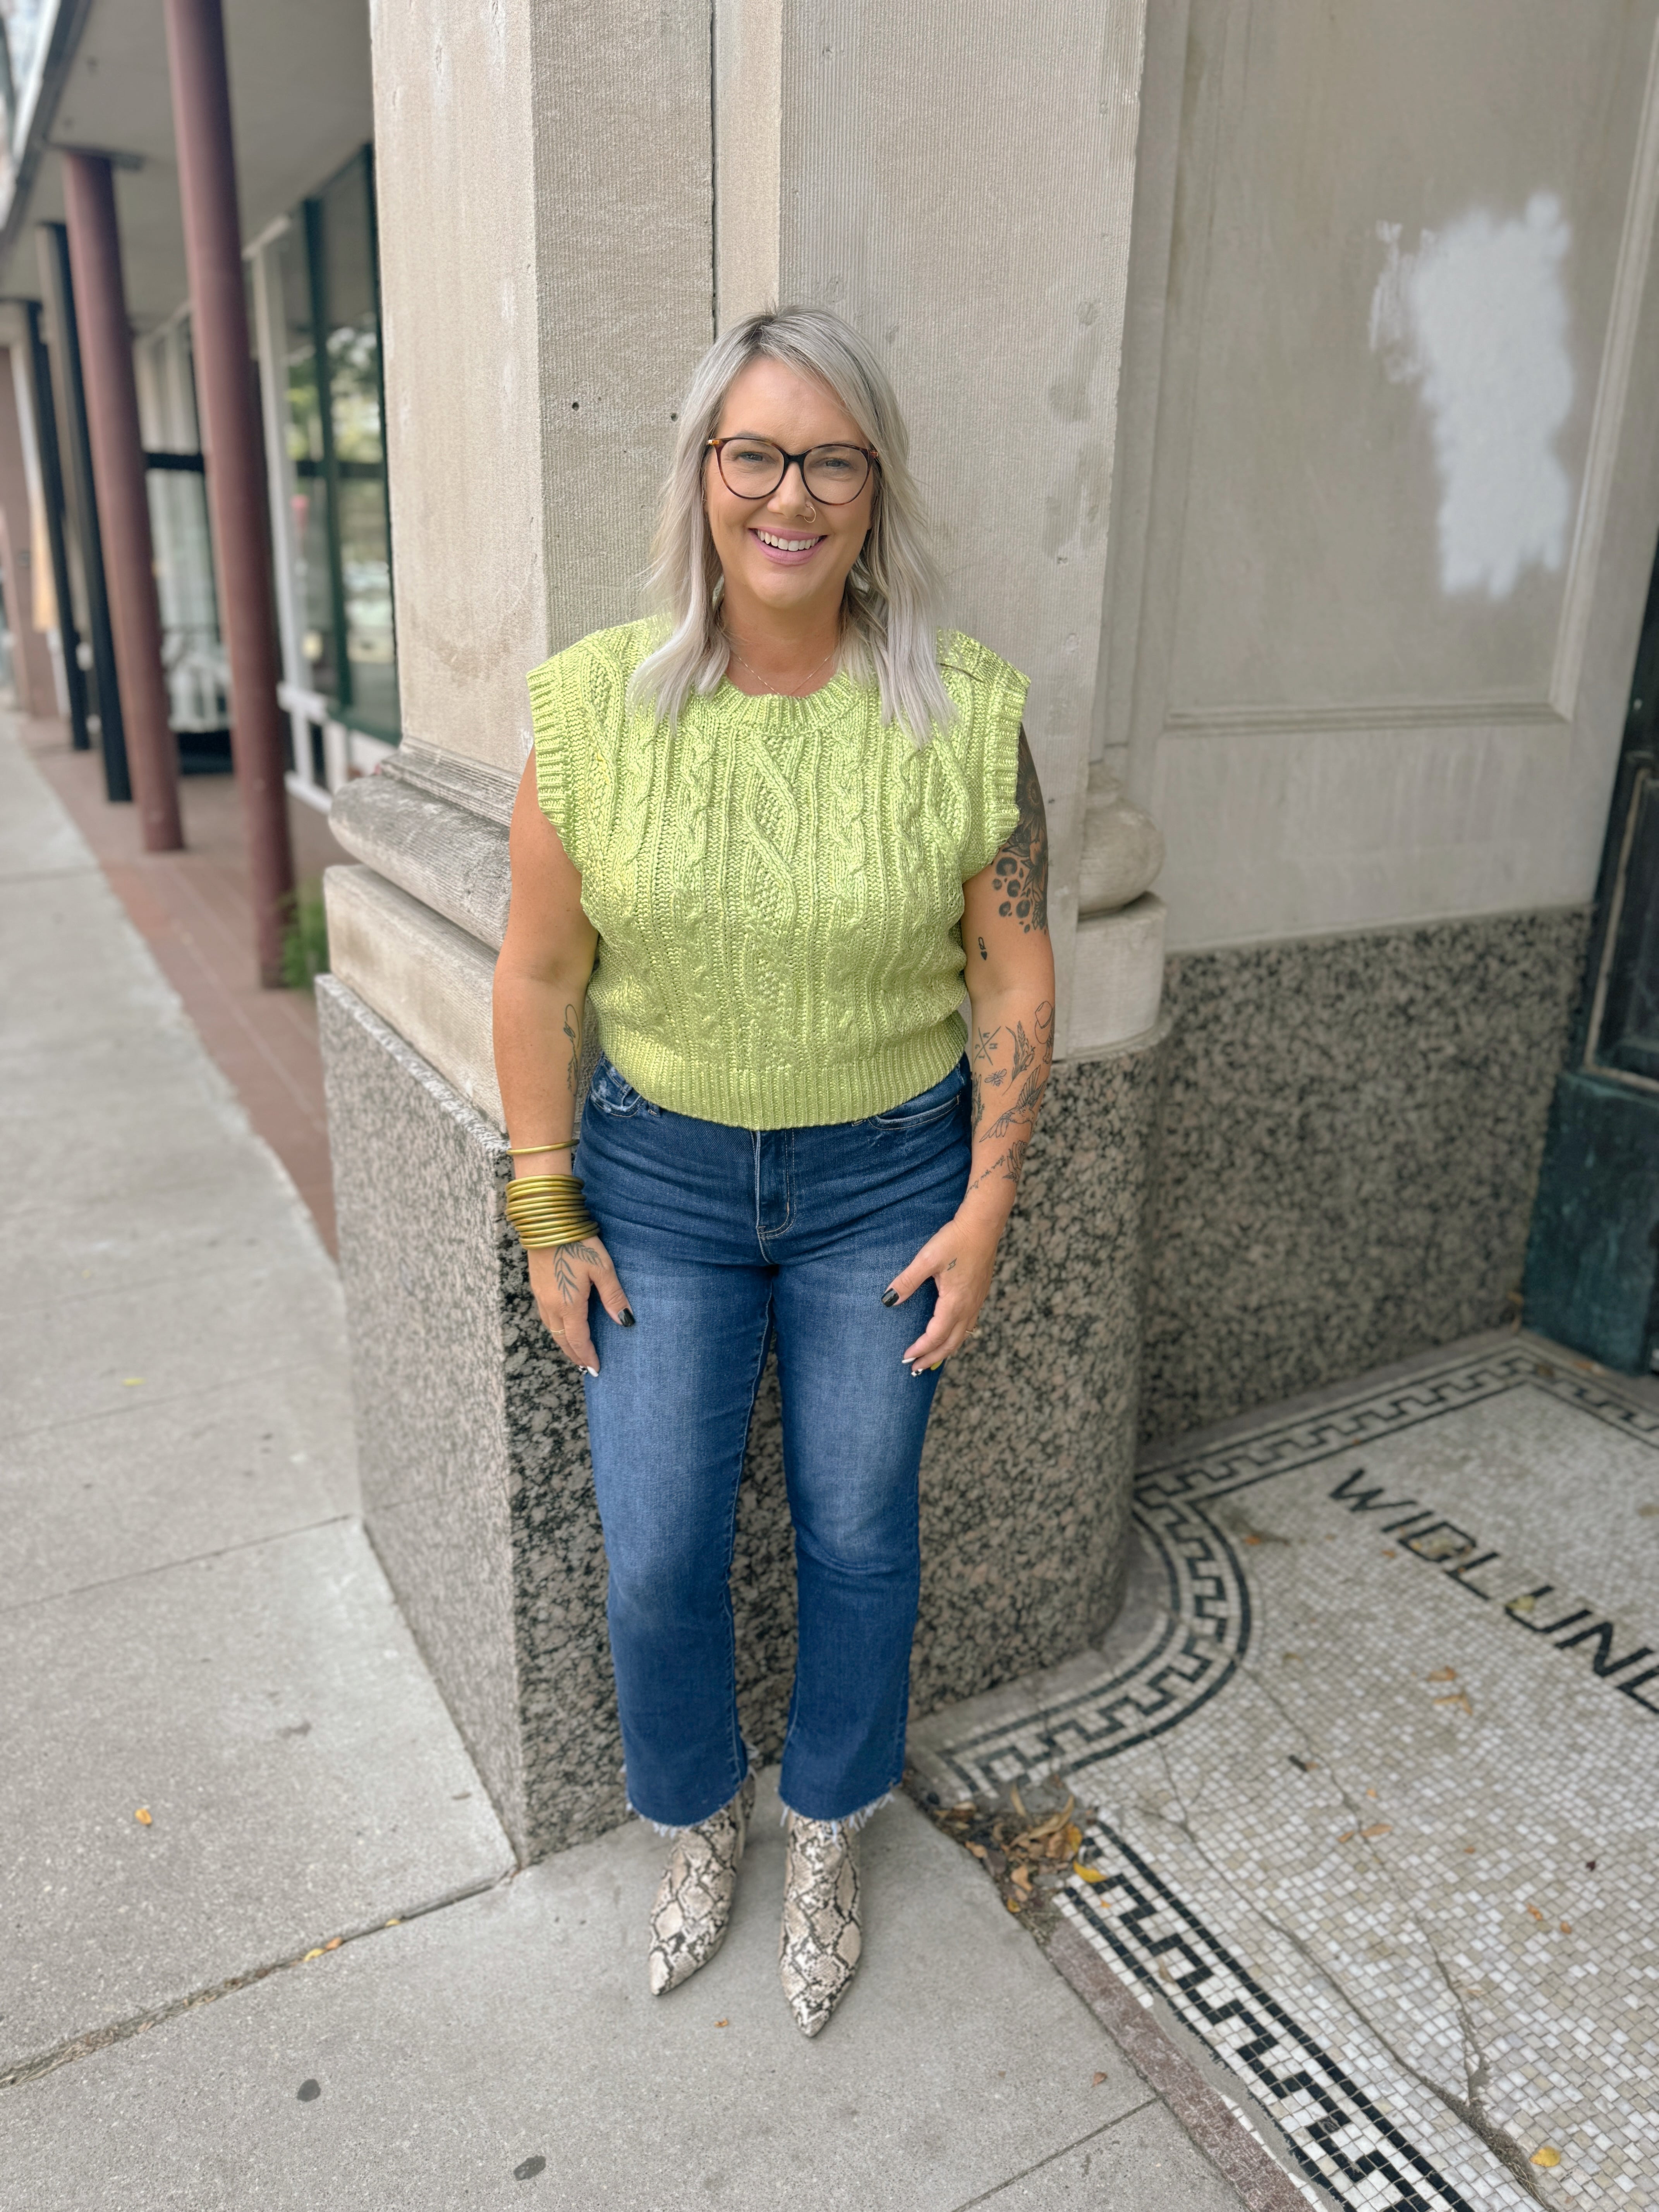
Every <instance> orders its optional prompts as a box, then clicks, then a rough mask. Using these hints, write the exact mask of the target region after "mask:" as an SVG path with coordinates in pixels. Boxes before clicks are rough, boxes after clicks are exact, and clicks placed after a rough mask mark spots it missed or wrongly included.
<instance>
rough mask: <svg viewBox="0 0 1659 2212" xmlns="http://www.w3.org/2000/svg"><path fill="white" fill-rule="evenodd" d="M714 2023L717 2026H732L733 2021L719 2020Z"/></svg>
mask: <svg viewBox="0 0 1659 2212" xmlns="http://www.w3.org/2000/svg"><path fill="white" fill-rule="evenodd" d="M714 2025H715V2027H731V2025H732V2023H731V2021H729V2020H717V2021H715V2022H714Z"/></svg>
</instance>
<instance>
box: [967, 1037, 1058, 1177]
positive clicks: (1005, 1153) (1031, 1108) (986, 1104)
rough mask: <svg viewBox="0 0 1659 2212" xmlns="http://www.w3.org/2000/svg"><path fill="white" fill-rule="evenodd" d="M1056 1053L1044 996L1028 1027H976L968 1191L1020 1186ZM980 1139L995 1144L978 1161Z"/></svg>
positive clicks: (972, 1065)
mask: <svg viewBox="0 0 1659 2212" xmlns="http://www.w3.org/2000/svg"><path fill="white" fill-rule="evenodd" d="M1053 1060H1054V1007H1053V1006H1052V1005H1051V1004H1050V1002H1049V1001H1048V1000H1047V999H1044V1000H1042V1001H1041V1002H1040V1003H1039V1004H1038V1006H1036V1009H1035V1010H1034V1012H1033V1013H1032V1016H1031V1026H1030V1030H1027V1028H1026V1026H1025V1024H1024V1022H1015V1023H1013V1024H1008V1025H1005V1026H1003V1027H1001V1028H999V1029H994V1030H981V1029H979V1028H978V1027H977V1026H976V1027H975V1031H974V1042H973V1053H972V1058H971V1061H970V1066H971V1071H972V1074H973V1079H974V1098H973V1139H974V1150H975V1161H976V1168H975V1175H974V1177H973V1180H972V1181H971V1182H969V1186H968V1188H969V1191H970V1192H971V1191H975V1190H977V1189H978V1188H979V1187H980V1185H981V1183H983V1182H998V1181H1002V1182H1011V1183H1012V1184H1013V1186H1014V1188H1015V1189H1016V1190H1018V1188H1019V1179H1020V1176H1021V1174H1022V1173H1023V1172H1024V1166H1025V1155H1026V1153H1027V1152H1029V1151H1030V1144H1031V1139H1032V1137H1033V1136H1034V1135H1035V1134H1036V1120H1037V1114H1038V1111H1039V1109H1041V1107H1042V1094H1043V1092H1044V1091H1046V1090H1047V1089H1048V1070H1049V1067H1050V1066H1051V1065H1052V1063H1053ZM981 1144H985V1145H988V1146H993V1147H994V1150H993V1152H992V1153H991V1156H990V1158H988V1159H985V1160H983V1161H982V1162H981V1161H979V1158H978V1156H979V1148H980V1146H981Z"/></svg>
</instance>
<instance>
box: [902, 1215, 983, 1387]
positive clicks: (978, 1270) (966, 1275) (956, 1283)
mask: <svg viewBox="0 0 1659 2212" xmlns="http://www.w3.org/2000/svg"><path fill="white" fill-rule="evenodd" d="M1006 1218H1007V1217H1006V1212H1003V1211H1001V1210H999V1211H998V1212H996V1214H994V1215H990V1214H988V1213H984V1214H982V1213H977V1212H975V1213H969V1212H966V1211H965V1210H964V1211H963V1212H961V1213H957V1214H954V1215H953V1216H952V1217H951V1219H950V1220H949V1221H947V1222H946V1223H945V1226H944V1228H943V1229H941V1230H940V1231H939V1233H938V1234H937V1236H933V1237H929V1238H928V1240H927V1243H925V1244H924V1245H923V1246H922V1248H921V1251H920V1252H918V1253H917V1255H916V1256H915V1259H914V1260H912V1261H911V1262H910V1264H909V1266H908V1267H906V1268H905V1269H904V1271H903V1272H902V1273H901V1274H897V1275H895V1276H894V1278H893V1279H892V1282H891V1283H890V1285H889V1286H888V1292H887V1297H886V1298H885V1300H884V1304H889V1305H902V1304H903V1303H904V1301H905V1299H906V1298H908V1297H909V1296H910V1293H911V1292H912V1291H918V1290H920V1289H921V1285H923V1284H924V1283H925V1282H927V1281H928V1280H929V1279H932V1280H933V1282H934V1283H935V1284H937V1285H938V1286H939V1300H938V1303H937V1304H935V1306H934V1308H933V1319H932V1320H931V1321H930V1322H928V1324H927V1328H925V1329H924V1330H923V1331H922V1333H921V1335H920V1336H919V1337H918V1338H917V1339H916V1340H915V1343H914V1344H913V1345H912V1346H910V1348H909V1350H908V1352H904V1353H903V1354H902V1358H903V1361H904V1364H905V1365H906V1366H907V1367H908V1369H909V1370H910V1372H911V1373H912V1374H913V1375H926V1374H927V1372H928V1370H930V1369H931V1368H934V1367H938V1366H939V1365H940V1364H941V1363H942V1362H943V1361H945V1360H946V1359H948V1358H950V1357H951V1353H952V1352H957V1351H959V1350H960V1349H961V1347H962V1346H963V1344H965V1343H966V1342H967V1340H968V1339H969V1337H970V1336H971V1335H972V1334H973V1332H974V1324H975V1322H976V1321H977V1320H978V1319H979V1310H980V1308H981V1306H982V1305H983V1304H984V1303H985V1299H986V1294H987V1291H989V1290H990V1287H991V1275H992V1272H993V1270H994V1268H995V1266H996V1258H997V1244H998V1243H999V1241H1000V1237H1001V1236H1002V1228H1003V1223H1004V1221H1005V1220H1006Z"/></svg>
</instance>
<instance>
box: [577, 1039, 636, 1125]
mask: <svg viewBox="0 0 1659 2212" xmlns="http://www.w3.org/2000/svg"><path fill="white" fill-rule="evenodd" d="M587 1103H588V1104H589V1105H590V1106H593V1107H596V1108H597V1109H599V1112H600V1113H601V1114H611V1115H616V1116H617V1117H618V1118H619V1119H620V1118H621V1117H622V1116H623V1115H629V1114H642V1113H644V1112H645V1111H646V1109H647V1101H646V1100H645V1099H643V1098H641V1096H640V1094H639V1092H638V1091H635V1088H634V1086H633V1085H632V1084H631V1083H630V1082H629V1080H628V1079H627V1077H626V1076H625V1075H621V1074H619V1073H617V1070H616V1068H614V1067H613V1066H611V1062H610V1061H609V1060H606V1059H605V1058H604V1057H603V1055H601V1057H600V1059H599V1064H598V1066H596V1067H595V1068H594V1070H593V1073H592V1079H591V1080H590V1081H589V1083H588V1086H587Z"/></svg>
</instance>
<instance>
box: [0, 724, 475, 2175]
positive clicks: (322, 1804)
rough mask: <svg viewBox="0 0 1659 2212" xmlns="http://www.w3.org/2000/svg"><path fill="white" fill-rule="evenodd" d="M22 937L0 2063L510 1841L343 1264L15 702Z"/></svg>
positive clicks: (0, 768) (251, 1967)
mask: <svg viewBox="0 0 1659 2212" xmlns="http://www.w3.org/2000/svg"><path fill="white" fill-rule="evenodd" d="M0 945H3V948H4V954H3V957H4V963H5V964H4V974H3V978H0V1003H3V1016H0V1146H3V1160H4V1166H5V1172H4V1177H3V1183H0V1219H3V1225H4V1233H3V1244H0V1324H3V1331H4V1337H3V1341H4V1347H5V1348H4V1356H3V1361H0V1679H3V1680H4V1681H5V1682H6V1683H7V1684H8V1686H9V1689H10V1692H11V1696H10V1698H9V1701H8V1702H9V1705H10V1711H9V1715H8V1726H7V1728H6V1729H5V1731H4V1737H3V1743H0V1804H3V1807H4V1814H3V1822H4V1841H3V1844H0V1915H3V1919H0V1925H3V1928H4V1931H5V1934H4V1945H3V1954H4V1955H3V1965H0V2079H3V2078H4V2077H6V2076H7V2075H15V2074H16V2072H17V2071H18V2070H19V2069H23V2070H25V2071H27V2069H30V2068H32V2067H35V2066H38V2065H40V2064H41V2063H46V2062H49V2061H50V2059H51V2058H52V2055H53V2054H54V2053H55V2052H57V2051H59V2050H60V2049H62V2048H63V2047H64V2046H66V2045H76V2044H77V2043H79V2042H82V2041H83V2040H84V2039H87V2038H88V2037H91V2038H94V2039H96V2038H98V2037H100V2036H107V2035H110V2034H117V2033H121V2032H122V2031H123V2030H124V2029H125V2028H126V2027H130V2026H131V2025H132V2024H134V2023H136V2022H137V2021H141V2020H144V2019H150V2018H153V2017H155V2015H158V2014H161V2013H165V2012H166V2011H167V2008H169V2007H171V2006H173V2005H177V2004H179V2003H180V2002H184V2001H185V2000H187V1999H188V1998H190V1997H191V1996H196V1995H197V1994H199V1993H200V1992H202V1991H204V1990H210V1989H214V1988H216V1987H218V1986H220V1985H221V1984H223V1983H225V1982H227V1981H229V1980H233V1979H234V1978H237V1977H239V1976H241V1975H245V1974H247V1973H250V1972H257V1971H258V1970H259V1969H260V1968H262V1967H264V1966H268V1965H270V1963H271V1961H273V1960H277V1959H282V1958H286V1957H290V1956H293V1955H295V1954H297V1953H302V1952H304V1951H305V1950H306V1949H307V1948H311V1947H313V1945H316V1944H319V1943H323V1942H327V1941H328V1940H329V1939H330V1938H331V1937H332V1936H336V1935H338V1934H341V1933H343V1932H344V1931H347V1930H349V1929H356V1928H361V1927H363V1926H367V1925H375V1926H378V1925H379V1924H380V1923H381V1922H382V1921H384V1920H385V1919H386V1918H387V1917H390V1916H392V1915H394V1914H399V1913H407V1912H410V1911H418V1910H420V1909H422V1908H423V1907H425V1906H428V1905H431V1904H433V1903H435V1901H437V1900H438V1899H442V1898H446V1897H451V1896H454V1895H456V1894H458V1893H463V1892H466V1891H470V1890H474V1889H477V1888H478V1887H480V1886H482V1885H484V1884H488V1883H489V1882H492V1881H496V1880H498V1879H499V1878H500V1877H501V1875H503V1874H505V1873H506V1872H507V1869H508V1868H509V1866H510V1864H511V1856H510V1853H509V1851H508V1850H507V1843H506V1839H505V1838H504V1837H503V1836H502V1834H501V1830H500V1828H499V1826H498V1825H497V1823H496V1821H495V1815H494V1814H493V1812H492V1810H491V1808H490V1807H489V1804H488V1802H486V1800H485V1798H484V1796H483V1791H482V1790H481V1789H480V1788H479V1786H478V1784H477V1778H476V1777H475V1775H474V1773H473V1771H472V1767H471V1762H470V1760H469V1759H467V1757H466V1754H465V1751H464V1749H463V1747H462V1746H461V1743H460V1741H459V1737H458V1736H457V1735H456V1733H455V1729H454V1728H453V1724H452V1723H451V1722H450V1719H449V1717H448V1715H447V1712H446V1711H445V1710H444V1707H443V1705H442V1704H441V1700H440V1699H439V1698H438V1696H437V1693H436V1692H435V1690H434V1688H433V1686H432V1684H431V1682H430V1680H429V1679H428V1675H427V1673H426V1670H425V1668H424V1667H423V1666H422V1663H421V1661H420V1658H419V1656H418V1655H417V1654H416V1651H415V1650H414V1647H413V1644H412V1643H411V1641H410V1637H409V1635H408V1633H407V1632H406V1630H405V1629H404V1625H403V1623H402V1621H401V1620H400V1618H399V1616H398V1612H397V1609H396V1607H395V1606H394V1605H393V1604H392V1600H391V1595H390V1593H389V1592H388V1590H387V1589H386V1583H385V1579H384V1577H382V1575H381V1573H380V1568H379V1566H378V1565H377V1563H376V1561H375V1559H374V1554H373V1553H372V1552H371V1551H370V1549H369V1547H368V1544H367V1542H366V1541H365V1540H364V1537H363V1534H362V1529H361V1528H360V1527H359V1526H358V1525H357V1524H356V1522H355V1521H354V1520H353V1519H352V1518H351V1517H350V1516H351V1515H352V1513H353V1511H354V1509H355V1505H356V1494H355V1492H356V1485H355V1474H354V1462H353V1450H352V1439H351V1421H350V1408H349V1397H348V1393H347V1387H346V1373H345V1356H344V1337H343V1316H342V1310H341V1301H340V1294H339V1288H338V1284H337V1279H336V1276H335V1273H334V1268H333V1266H332V1264H331V1261H329V1259H328V1257H327V1255H325V1253H324V1251H323V1249H322V1248H321V1246H320V1245H319V1243H318V1240H317V1237H316V1233H315V1231H314V1229H313V1225H312V1223H311V1221H310V1219H309V1218H308V1217H307V1214H306V1212H305V1211H304V1209H303V1208H302V1207H301V1205H300V1203H299V1201H298V1200H297V1198H296V1197H295V1192H294V1189H293V1187H292V1185H291V1184H290V1182H289V1180H288V1178H287V1176H285V1175H284V1174H283V1171H282V1170H281V1169H280V1168H279V1167H278V1166H277V1164H276V1161H275V1159H274V1158H272V1156H271V1155H270V1152H268V1151H267V1150H266V1148H265V1147H264V1146H263V1145H262V1144H261V1143H259V1141H258V1139H256V1138H255V1137H254V1136H253V1135H252V1132H251V1131H250V1129H249V1127H248V1125H247V1121H246V1116H245V1115H244V1114H243V1113H242V1111H241V1109H240V1107H239V1106H238V1104H237V1103H236V1102H235V1101H234V1099H233V1098H232V1097H231V1096H230V1095H229V1093H228V1090H227V1088H226V1086H225V1085H224V1083H223V1081H222V1078H221V1077H220V1076H219V1075H218V1073H217V1072H216V1070H215V1069H214V1068H213V1067H212V1066H211V1065H210V1062H209V1061H208V1060H207V1058H206V1055H205V1054H204V1052H203V1050H202V1048H201V1045H200V1043H199V1042H198V1041H197V1037H196V1036H195V1033H194V1031H193V1030H191V1028H190V1027H189V1025H188V1024H187V1023H186V1022H185V1019H184V1018H183V1015H182V1013H181V1012H180V1011H179V1006H178V1002H177V1000H175V999H174V997H173V994H172V992H171V991H170V990H169V989H168V988H167V986H166V985H165V984H164V983H163V982H162V981H161V977H160V976H159V975H157V973H156V970H155V965H154V963H153V962H152V961H151V959H150V957H149V954H148V952H147V951H145V950H144V949H143V946H142V945H141V944H140V943H139V942H138V940H137V937H136V935H135V934H134V933H133V931H132V929H131V926H130V925H129V923H128V922H127V921H126V919H125V916H124V915H123V914H122V913H121V911H120V908H119V907H118V903H117V902H116V900H115V898H114V897H113V896H112V893H111V892H110V890H109V889H108V887H107V885H106V883H105V880H104V878H103V876H102V874H101V873H100V871H99V869H98V867H97V866H96V864H95V862H94V860H93V857H92V854H90V852H89V851H88V848H86V846H85V844H84V843H83V842H82V839H81V837H80V836H79V834H78V833H77V832H76V830H75V829H74V828H73V827H72V825H71V824H70V822H69V821H68V819H67V817H66V816H65V815H64V811H63V809H62V807H61V806H60V805H59V804H58V800H57V799H55V798H54V797H53V795H52V793H50V792H49V791H48V790H47V789H46V787H45V785H44V783H43V782H42V781H41V778H40V775H39V772H38V770H37V769H36V768H35V766H34V764H33V762H32V761H30V760H29V759H27V757H25V755H24V753H23V751H22V750H21V747H20V746H19V744H18V743H17V738H16V732H15V727H13V726H10V725H9V723H8V725H7V726H5V727H4V729H3V731H0ZM141 1814H143V1815H145V1816H147V1817H143V1818H141V1817H139V1816H140V1815H141ZM3 2186H4V2185H3V2183H0V2188H3Z"/></svg>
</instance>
